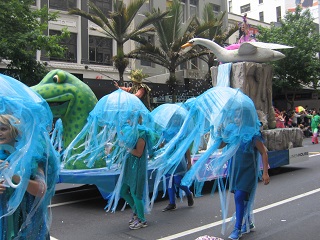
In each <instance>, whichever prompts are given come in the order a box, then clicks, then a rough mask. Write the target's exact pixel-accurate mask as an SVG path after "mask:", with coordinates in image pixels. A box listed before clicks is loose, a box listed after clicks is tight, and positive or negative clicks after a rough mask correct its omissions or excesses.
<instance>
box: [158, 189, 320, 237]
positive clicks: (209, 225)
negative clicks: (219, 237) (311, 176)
mask: <svg viewBox="0 0 320 240" xmlns="http://www.w3.org/2000/svg"><path fill="white" fill-rule="evenodd" d="M318 192H320V188H318V189H315V190H312V191H309V192H306V193H302V194H300V195H297V196H295V197H291V198H287V199H285V200H282V201H279V202H276V203H273V204H270V205H267V206H265V207H261V208H258V209H256V210H254V211H253V212H254V213H258V212H262V211H265V210H267V209H270V208H273V207H277V206H280V205H282V204H285V203H288V202H291V201H294V200H297V199H299V198H303V197H306V196H309V195H312V194H315V193H318ZM230 220H231V218H227V219H226V221H225V222H226V223H227V222H230ZM222 223H223V221H222V220H220V221H217V222H214V223H210V224H207V225H203V226H201V227H197V228H193V229H189V230H187V231H184V232H180V233H176V234H173V235H171V236H167V237H164V238H159V239H158V240H171V239H176V238H180V237H183V236H187V235H190V234H194V233H195V232H200V231H203V230H205V229H208V228H212V227H216V226H218V225H221V224H222Z"/></svg>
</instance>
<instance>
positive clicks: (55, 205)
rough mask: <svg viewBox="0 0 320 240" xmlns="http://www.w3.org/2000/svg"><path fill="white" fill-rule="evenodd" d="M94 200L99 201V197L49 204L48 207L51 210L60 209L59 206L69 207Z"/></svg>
mask: <svg viewBox="0 0 320 240" xmlns="http://www.w3.org/2000/svg"><path fill="white" fill-rule="evenodd" d="M95 199H101V197H92V198H86V199H81V200H75V201H70V202H63V203H56V204H50V205H49V207H51V208H53V207H60V206H64V205H69V204H74V203H79V202H85V201H90V200H95Z"/></svg>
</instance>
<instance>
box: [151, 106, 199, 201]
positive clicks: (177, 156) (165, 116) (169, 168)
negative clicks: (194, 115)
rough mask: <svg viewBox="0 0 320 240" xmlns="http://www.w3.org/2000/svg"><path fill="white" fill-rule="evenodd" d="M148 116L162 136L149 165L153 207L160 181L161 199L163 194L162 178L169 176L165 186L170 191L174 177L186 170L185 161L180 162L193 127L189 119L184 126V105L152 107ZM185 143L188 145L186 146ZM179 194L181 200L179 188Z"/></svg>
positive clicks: (164, 182)
mask: <svg viewBox="0 0 320 240" xmlns="http://www.w3.org/2000/svg"><path fill="white" fill-rule="evenodd" d="M151 115H152V116H153V119H154V122H155V130H156V131H157V133H158V135H160V136H161V137H160V139H159V141H158V143H157V144H156V145H155V146H154V149H156V151H155V153H154V159H153V161H152V162H151V163H150V166H151V167H152V168H153V169H154V171H153V173H152V175H151V177H152V178H154V188H153V196H152V199H151V206H152V205H153V203H154V201H155V199H156V197H157V193H158V187H159V184H160V182H161V181H162V183H163V189H164V191H163V192H164V194H163V196H165V194H166V177H165V176H167V177H168V176H170V177H169V182H168V183H169V187H170V188H171V186H172V184H173V183H172V179H173V175H174V174H182V175H183V174H184V173H185V172H186V170H187V162H186V161H184V160H183V159H184V157H185V154H186V151H187V150H188V149H189V147H190V145H191V143H192V141H193V139H192V136H189V133H190V132H191V131H192V128H193V121H192V120H191V121H189V122H187V123H186V124H185V118H186V117H187V116H188V110H187V108H186V106H185V105H184V104H170V103H166V104H162V105H160V106H159V107H157V108H155V109H154V110H153V111H152V112H151ZM184 124H185V125H184ZM181 130H183V131H181ZM187 143H189V147H188V144H187ZM162 145H164V146H162ZM179 193H180V194H179V195H180V197H181V198H182V193H183V191H181V189H180V191H179Z"/></svg>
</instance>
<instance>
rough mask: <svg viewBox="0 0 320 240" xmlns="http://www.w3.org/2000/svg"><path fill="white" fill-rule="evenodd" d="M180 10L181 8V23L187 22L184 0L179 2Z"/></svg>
mask: <svg viewBox="0 0 320 240" xmlns="http://www.w3.org/2000/svg"><path fill="white" fill-rule="evenodd" d="M181 8H182V22H186V21H187V8H186V3H185V0H181Z"/></svg>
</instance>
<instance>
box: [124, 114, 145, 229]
mask: <svg viewBox="0 0 320 240" xmlns="http://www.w3.org/2000/svg"><path fill="white" fill-rule="evenodd" d="M141 122H142V119H141V117H139V123H141ZM137 128H138V129H137V130H138V139H137V142H136V144H135V146H134V147H133V148H132V149H130V150H128V151H129V153H128V157H127V159H126V162H125V165H124V169H123V179H122V186H121V190H120V195H121V197H122V198H123V199H124V200H125V201H126V202H127V203H128V204H129V205H130V207H131V209H132V210H133V217H132V219H131V220H130V221H129V228H130V229H132V230H136V229H140V228H145V227H147V226H148V224H147V221H146V218H145V213H144V201H143V197H144V191H145V187H146V179H147V160H148V155H147V150H146V149H147V148H146V143H147V139H146V138H147V134H146V131H145V129H144V128H143V126H141V125H138V126H137Z"/></svg>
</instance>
